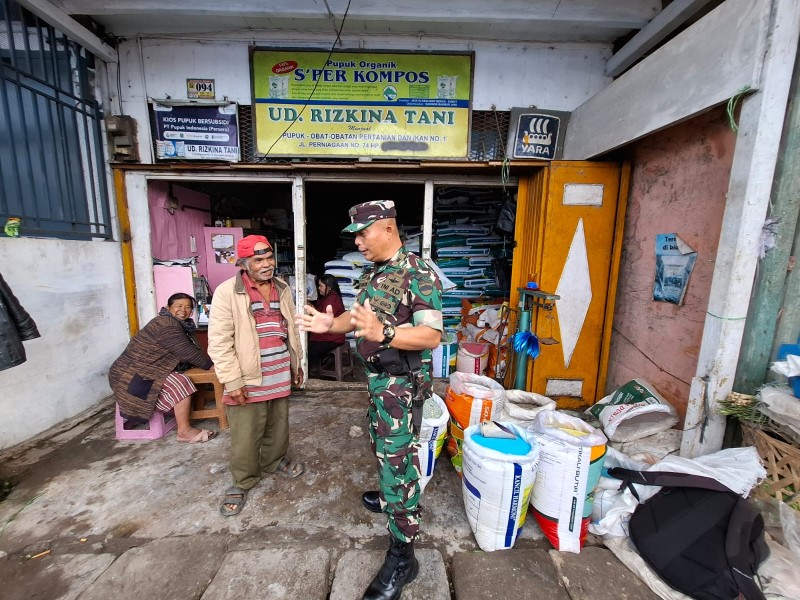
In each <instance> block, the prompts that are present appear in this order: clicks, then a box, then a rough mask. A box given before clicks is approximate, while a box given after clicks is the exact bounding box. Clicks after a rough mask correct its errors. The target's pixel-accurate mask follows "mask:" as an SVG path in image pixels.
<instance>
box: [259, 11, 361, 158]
mask: <svg viewBox="0 0 800 600" xmlns="http://www.w3.org/2000/svg"><path fill="white" fill-rule="evenodd" d="M351 2H352V0H347V8H345V9H344V16H342V23H341V24H340V25H339V31H337V32H336V39H335V40H333V44H331V49H330V50H329V51H328V56H327V57H325V62H324V63H323V66H324V65H327V64H328V61H329V60H330V58H331V54H333V51H334V50H335V49H336V44H338V43H339V39H340V37H341V35H342V29H344V22H345V21H346V20H347V13H349V12H350V3H351ZM319 82H320V77H317V81H316V82H314V87H313V88H312V89H311V93H310V94H309V95H308V98H306V101H305V103H304V104H303V108H301V109H300V111H299V112H298V113H297V116H296V117H295V118H294V119H292V122H291V123H289V124H288V125H287V126H286V129H284V130H283V131H282V132H281V134H280V135H279V136H278V137H276V138H275V141H274V142H272V145H271V146H270V147H269V148H268V149H267V151H266V152H265V153H264V156H268V155H269V153H270V152H272V149H273V148H274V147H275V144H277V143H278V142H279V141H280V140H281V139H282V138H283V136H284V135H286V132H287V131H289V130H290V129H291V128H292V126H293V125H294V124H295V123H296V122H297V120H298V119H299V118H300V117H301V116H302V114H303V112H304V111H305V110H306V108H308V103H309V102H311V98H313V97H314V92H316V91H317V86H318V85H319Z"/></svg>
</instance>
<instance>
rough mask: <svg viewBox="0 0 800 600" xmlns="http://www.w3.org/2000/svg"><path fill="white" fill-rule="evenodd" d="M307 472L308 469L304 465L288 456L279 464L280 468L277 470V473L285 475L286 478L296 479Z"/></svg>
mask: <svg viewBox="0 0 800 600" xmlns="http://www.w3.org/2000/svg"><path fill="white" fill-rule="evenodd" d="M305 470H306V467H305V465H304V464H303V463H301V462H295V461H293V460H292V459H290V458H288V457H287V456H284V457H283V458H282V459H281V461H280V462H279V463H278V467H277V468H276V469H275V472H276V473H279V474H280V475H283V476H284V477H289V478H290V479H294V478H295V477H299V476H300V475H302V474H303V472H304V471H305Z"/></svg>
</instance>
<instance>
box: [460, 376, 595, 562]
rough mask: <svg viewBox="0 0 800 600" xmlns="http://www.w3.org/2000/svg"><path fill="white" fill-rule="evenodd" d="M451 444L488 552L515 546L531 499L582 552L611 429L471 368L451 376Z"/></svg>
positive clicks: (555, 534) (550, 531)
mask: <svg viewBox="0 0 800 600" xmlns="http://www.w3.org/2000/svg"><path fill="white" fill-rule="evenodd" d="M445 404H446V406H447V410H448V411H449V416H450V424H449V433H450V438H449V439H448V442H447V451H448V454H449V455H450V457H451V462H452V464H453V467H454V468H455V469H456V472H458V473H459V475H461V477H462V493H463V499H464V508H465V510H466V513H467V517H468V520H469V522H470V527H471V529H472V531H473V533H474V534H475V537H476V541H477V542H478V545H479V546H480V547H481V549H483V550H484V551H492V550H500V549H506V548H510V547H512V546H513V545H514V542H515V541H516V539H517V538H518V537H519V534H520V531H521V529H522V526H523V525H524V523H525V518H526V515H527V511H528V506H529V505H530V506H531V507H532V509H533V511H534V516H535V518H536V520H537V522H538V523H539V526H540V527H541V529H542V531H543V532H544V533H545V535H546V536H547V537H548V539H549V540H550V541H551V543H552V544H553V546H554V547H555V548H557V549H559V550H566V551H570V552H579V551H580V548H581V546H582V545H583V543H584V541H585V538H586V532H587V528H588V524H589V519H590V516H591V511H592V500H593V491H594V487H595V485H596V484H597V481H598V479H599V478H600V471H601V469H602V466H603V459H604V457H605V453H606V452H605V451H606V438H605V436H604V435H603V433H602V432H601V431H600V430H599V429H597V428H596V427H593V426H591V425H589V424H587V423H586V422H584V421H583V420H581V419H579V418H577V417H575V416H571V415H568V414H566V413H562V412H560V411H556V410H555V406H556V405H555V402H553V401H552V400H550V399H549V398H547V397H545V396H541V395H539V394H535V393H532V392H524V391H521V390H505V389H504V388H503V387H502V386H501V385H500V384H498V383H497V382H496V381H494V380H493V379H491V378H489V377H486V376H482V375H476V374H471V373H460V372H456V373H453V374H452V375H451V376H450V385H449V386H448V387H447V391H446V394H445Z"/></svg>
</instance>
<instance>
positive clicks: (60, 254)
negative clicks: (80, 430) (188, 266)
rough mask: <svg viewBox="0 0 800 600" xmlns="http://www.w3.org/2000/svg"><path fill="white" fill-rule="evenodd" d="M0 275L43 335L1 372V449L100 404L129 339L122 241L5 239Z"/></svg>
mask: <svg viewBox="0 0 800 600" xmlns="http://www.w3.org/2000/svg"><path fill="white" fill-rule="evenodd" d="M0 272H2V274H3V278H4V279H5V280H6V282H7V283H8V284H9V286H10V287H11V290H12V292H13V293H14V295H15V296H16V297H17V299H18V300H19V301H20V303H21V304H22V306H23V307H24V308H25V310H27V311H28V313H29V314H30V315H31V316H32V317H33V319H34V321H36V325H37V326H38V328H39V333H41V334H42V337H40V338H37V339H35V340H31V341H28V342H24V347H25V351H26V353H27V356H28V360H27V361H26V362H25V363H23V364H21V365H19V366H16V367H12V368H10V369H6V370H4V371H0V390H1V391H0V415H2V418H0V450H2V449H4V448H8V447H10V446H13V445H14V444H17V443H19V442H22V441H24V440H26V439H28V438H30V437H32V436H34V435H36V434H38V433H41V432H42V431H44V430H46V429H48V428H50V427H52V426H53V425H55V424H57V423H59V422H60V421H63V420H65V419H69V418H71V417H73V416H75V415H76V414H78V413H79V412H81V411H83V410H85V409H87V408H89V407H90V406H92V405H94V404H97V403H98V402H99V401H101V400H102V399H103V398H105V397H106V396H108V395H109V394H110V393H111V390H110V388H109V386H108V379H107V376H108V368H109V367H110V366H111V363H112V362H113V361H114V359H115V358H116V357H117V356H118V355H119V353H120V352H122V350H123V349H124V348H125V345H126V344H127V342H128V339H129V336H128V317H127V314H126V307H125V300H124V298H125V296H124V287H123V280H122V263H121V258H120V246H119V244H117V243H115V242H102V241H96V242H83V241H65V240H55V239H40V238H14V239H0Z"/></svg>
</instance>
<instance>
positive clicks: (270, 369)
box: [222, 273, 292, 405]
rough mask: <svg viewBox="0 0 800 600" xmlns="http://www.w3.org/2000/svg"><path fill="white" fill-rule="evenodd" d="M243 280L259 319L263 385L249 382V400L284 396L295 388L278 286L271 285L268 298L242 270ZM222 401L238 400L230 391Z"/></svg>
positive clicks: (254, 311)
mask: <svg viewBox="0 0 800 600" xmlns="http://www.w3.org/2000/svg"><path fill="white" fill-rule="evenodd" d="M242 281H243V282H244V286H245V289H246V290H247V294H248V296H249V297H250V311H251V312H252V313H253V317H254V318H255V321H256V332H257V333H258V348H259V352H260V356H261V385H248V386H246V390H247V402H248V403H252V402H264V401H266V400H274V399H276V398H284V397H285V396H288V395H289V393H290V392H291V391H292V369H291V362H290V358H289V348H288V347H287V346H286V338H287V337H288V330H287V323H286V319H284V317H283V315H282V314H281V304H280V296H279V295H278V289H277V288H276V287H275V286H274V285H273V286H272V290H271V293H270V298H269V302H266V301H265V299H264V297H263V296H262V295H261V292H259V290H258V288H256V287H255V285H253V283H252V281H250V278H249V277H248V276H247V274H246V273H242ZM222 401H223V402H224V403H225V404H232V405H236V404H238V403H237V402H236V401H235V400H231V398H230V396H228V395H227V394H226V395H225V396H224V397H223V399H222Z"/></svg>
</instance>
